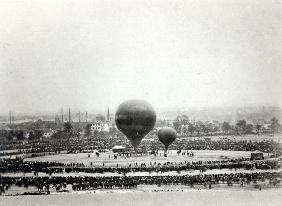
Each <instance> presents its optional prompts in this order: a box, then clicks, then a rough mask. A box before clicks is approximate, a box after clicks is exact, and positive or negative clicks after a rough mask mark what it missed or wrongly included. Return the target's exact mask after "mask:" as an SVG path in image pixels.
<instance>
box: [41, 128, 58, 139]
mask: <svg viewBox="0 0 282 206" xmlns="http://www.w3.org/2000/svg"><path fill="white" fill-rule="evenodd" d="M54 133H55V131H54V130H52V129H48V130H45V131H44V132H43V135H42V138H43V139H49V138H51V136H52V135H53V134H54Z"/></svg>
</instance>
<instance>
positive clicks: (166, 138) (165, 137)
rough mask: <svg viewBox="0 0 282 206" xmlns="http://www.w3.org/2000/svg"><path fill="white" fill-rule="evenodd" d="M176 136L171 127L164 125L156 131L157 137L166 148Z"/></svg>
mask: <svg viewBox="0 0 282 206" xmlns="http://www.w3.org/2000/svg"><path fill="white" fill-rule="evenodd" d="M176 137H177V134H176V131H175V130H174V129H173V128H171V127H164V128H162V129H160V130H159V131H158V138H159V140H160V141H161V142H162V143H163V144H164V146H165V149H166V150H167V148H168V146H169V145H170V144H171V143H172V142H173V141H174V140H175V139H176Z"/></svg>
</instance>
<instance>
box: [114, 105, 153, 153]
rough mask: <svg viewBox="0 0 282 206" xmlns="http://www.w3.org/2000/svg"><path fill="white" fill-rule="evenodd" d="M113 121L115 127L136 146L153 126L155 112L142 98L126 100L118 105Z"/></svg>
mask: <svg viewBox="0 0 282 206" xmlns="http://www.w3.org/2000/svg"><path fill="white" fill-rule="evenodd" d="M115 121H116V125H117V128H118V129H119V130H120V131H121V132H122V133H123V134H125V135H126V137H127V138H128V139H129V140H130V141H131V143H132V145H133V146H134V148H136V147H138V145H139V144H140V142H141V140H142V138H143V137H144V136H145V135H146V134H148V133H149V132H150V131H151V130H152V129H153V128H154V125H155V122H156V112H155V110H154V109H153V107H152V106H151V105H150V104H149V103H148V102H146V101H144V100H128V101H125V102H123V103H122V104H120V105H119V107H118V109H117V111H116V114H115Z"/></svg>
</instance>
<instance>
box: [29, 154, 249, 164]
mask: <svg viewBox="0 0 282 206" xmlns="http://www.w3.org/2000/svg"><path fill="white" fill-rule="evenodd" d="M190 152H191V151H190ZM193 153H194V156H193V157H191V156H187V155H181V154H180V155H178V154H177V152H176V150H170V151H168V157H164V156H163V151H160V152H159V155H157V156H153V155H148V156H132V157H124V156H118V157H117V159H114V155H113V153H112V152H111V151H109V152H105V153H101V154H100V156H99V157H97V156H96V155H95V153H91V154H90V157H88V153H77V154H56V155H46V156H41V157H35V158H26V159H25V160H26V161H50V162H51V161H53V162H54V161H55V162H62V163H72V162H79V163H82V162H83V164H84V165H90V163H91V162H92V163H93V165H103V163H104V164H105V166H116V165H117V164H119V166H127V165H129V164H130V163H131V164H132V163H136V162H137V163H149V162H160V163H164V162H184V161H189V162H191V161H199V160H202V161H208V160H224V159H230V158H241V157H245V158H249V157H250V154H251V152H245V151H225V150H193Z"/></svg>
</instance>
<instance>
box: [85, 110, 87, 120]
mask: <svg viewBox="0 0 282 206" xmlns="http://www.w3.org/2000/svg"><path fill="white" fill-rule="evenodd" d="M85 122H87V112H85Z"/></svg>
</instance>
